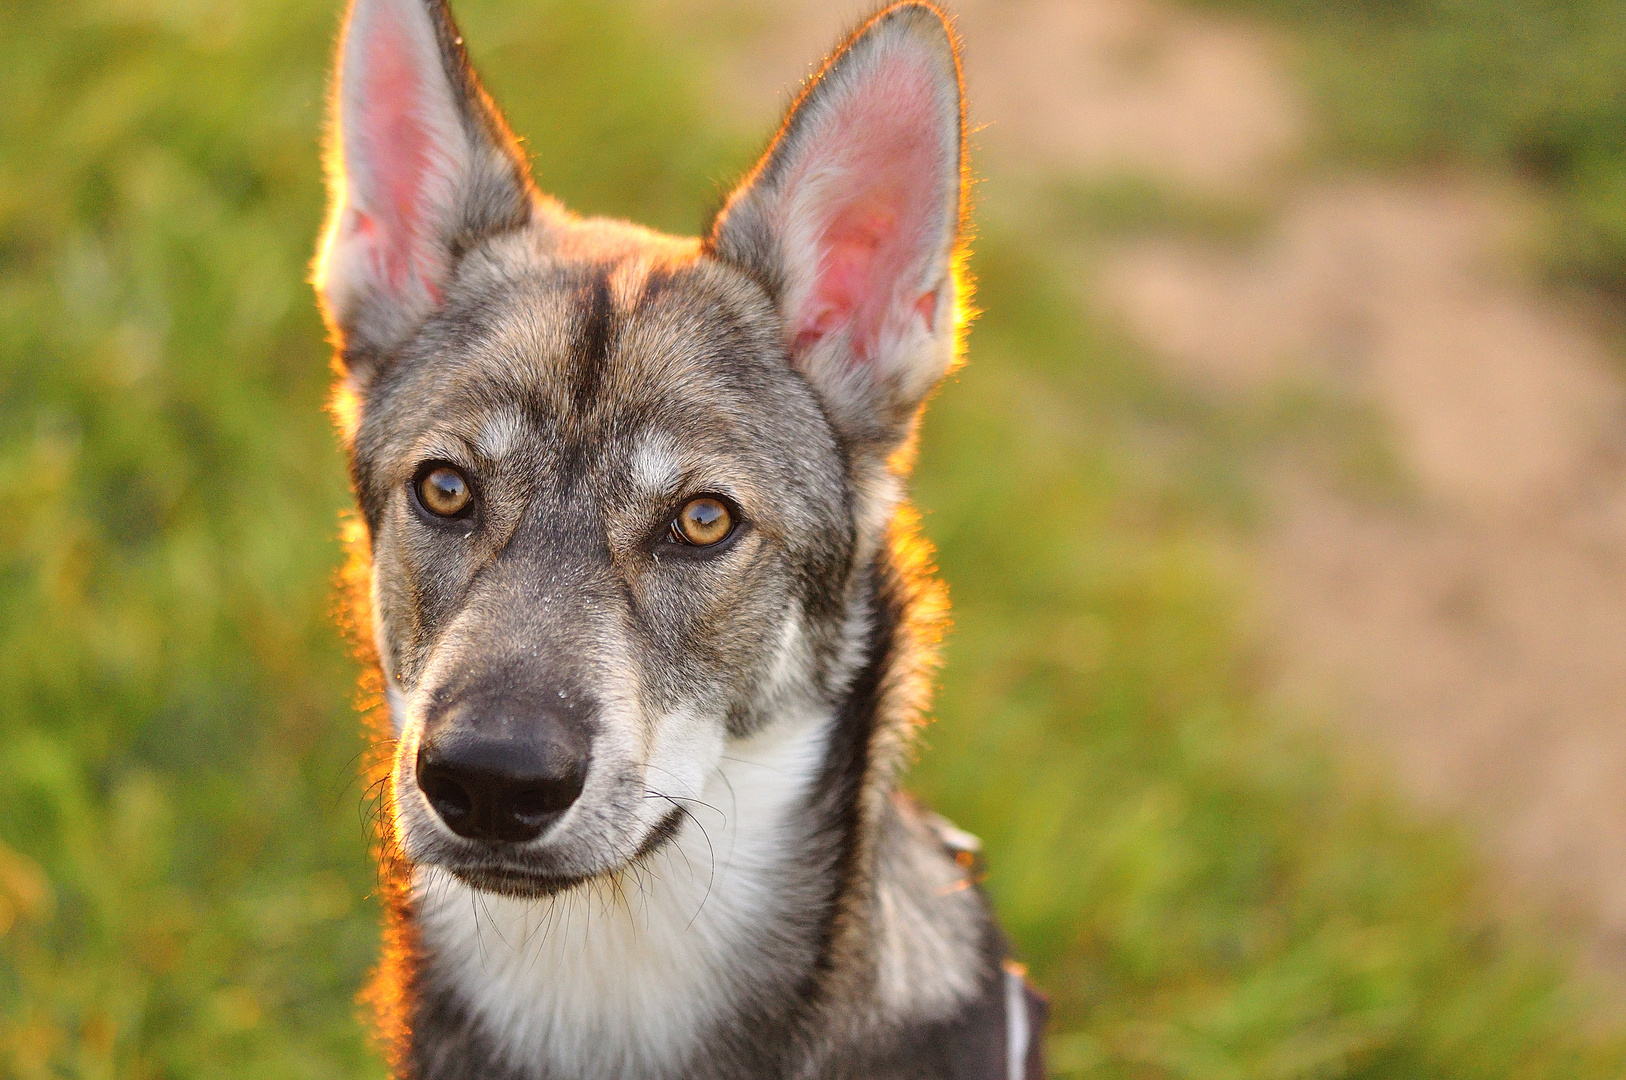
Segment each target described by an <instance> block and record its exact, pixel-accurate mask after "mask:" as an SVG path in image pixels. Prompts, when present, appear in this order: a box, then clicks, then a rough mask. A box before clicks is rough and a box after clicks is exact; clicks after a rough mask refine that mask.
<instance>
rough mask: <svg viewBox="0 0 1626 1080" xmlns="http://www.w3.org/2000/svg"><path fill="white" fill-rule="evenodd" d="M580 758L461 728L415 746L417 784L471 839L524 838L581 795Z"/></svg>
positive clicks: (539, 742) (559, 748)
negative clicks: (416, 753)
mask: <svg viewBox="0 0 1626 1080" xmlns="http://www.w3.org/2000/svg"><path fill="white" fill-rule="evenodd" d="M586 779H587V758H586V755H584V754H581V753H579V752H576V751H575V750H573V749H572V748H570V747H568V746H565V745H561V744H560V743H558V742H550V741H547V740H544V739H538V738H535V737H531V738H525V737H518V738H513V737H503V736H494V735H486V734H482V733H479V732H476V731H470V730H467V729H462V730H452V731H447V732H444V733H440V734H435V735H432V736H431V737H429V738H427V739H425V741H424V742H423V744H422V745H421V746H420V747H419V748H418V786H419V787H420V788H422V789H423V793H424V794H425V795H426V796H428V798H429V804H430V805H431V806H433V807H434V808H435V813H437V814H439V815H440V818H441V820H442V821H444V822H445V823H446V825H447V827H448V828H450V829H451V830H452V831H453V832H455V833H456V834H457V835H459V836H463V837H467V838H468V839H470V840H490V841H501V842H505V843H523V842H525V841H527V840H534V839H536V838H537V837H538V836H540V835H541V834H542V830H543V829H545V828H547V827H548V826H549V825H550V824H551V823H552V822H553V821H554V819H556V818H557V817H558V816H559V815H560V814H562V813H564V812H565V811H566V810H568V809H569V808H570V804H571V803H573V802H575V801H576V797H577V796H579V795H580V794H581V793H582V784H583V783H584V782H585V781H586Z"/></svg>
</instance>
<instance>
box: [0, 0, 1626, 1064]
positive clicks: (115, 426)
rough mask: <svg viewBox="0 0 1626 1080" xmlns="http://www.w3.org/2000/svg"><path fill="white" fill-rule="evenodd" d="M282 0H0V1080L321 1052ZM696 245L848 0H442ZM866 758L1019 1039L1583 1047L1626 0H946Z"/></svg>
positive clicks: (318, 386) (595, 156) (305, 152)
mask: <svg viewBox="0 0 1626 1080" xmlns="http://www.w3.org/2000/svg"><path fill="white" fill-rule="evenodd" d="M338 7H339V4H338V0H278V2H276V3H270V2H264V0H261V2H242V3H232V4H222V3H218V2H215V0H52V2H50V3H30V2H23V0H0V11H3V12H4V14H5V25H6V31H5V33H4V34H3V35H0V71H3V72H4V73H5V75H4V78H3V79H0V492H3V493H4V497H3V504H4V512H3V513H0V748H3V750H0V1076H5V1077H17V1078H19V1080H36V1078H45V1077H50V1078H61V1077H73V1078H87V1080H88V1078H101V1077H120V1078H141V1077H154V1078H156V1077H187V1078H190V1077H200V1078H201V1077H211V1078H212V1077H222V1078H224V1077H232V1078H238V1080H243V1078H260V1077H264V1078H273V1077H274V1078H283V1077H287V1078H306V1077H309V1078H324V1080H330V1078H340V1077H356V1078H372V1077H379V1076H381V1075H382V1069H381V1066H380V1064H379V1062H378V1060H377V1058H376V1057H375V1056H374V1055H373V1054H372V1053H371V1051H370V1049H369V1046H368V1042H367V1037H366V1033H365V1031H364V1029H363V1028H362V1026H361V1025H360V1023H359V1022H358V1019H357V1009H356V1007H355V1004H354V996H355V993H356V991H357V989H358V987H359V985H360V984H361V982H362V980H363V979H364V977H365V974H366V972H367V969H368V967H369V966H370V964H371V963H372V961H373V957H374V955H375V949H376V918H377V911H376V905H375V901H374V899H373V885H374V878H373V870H372V867H371V865H370V862H369V860H368V858H367V855H366V838H367V830H366V825H365V820H364V817H365V810H366V798H367V796H366V793H365V792H364V791H362V790H361V785H360V784H359V782H357V781H356V780H355V779H354V777H355V768H356V761H357V756H358V754H359V753H360V751H361V743H360V735H359V731H358V726H359V725H358V723H357V719H356V717H355V715H354V713H353V710H352V697H353V693H354V685H355V674H356V673H355V670H354V668H353V666H352V664H351V663H350V661H349V660H348V659H347V656H346V653H345V650H344V648H343V646H342V643H341V641H340V638H339V634H338V631H337V630H336V629H335V627H334V624H333V620H332V618H331V614H332V608H333V605H334V595H333V580H334V574H335V570H336V567H337V565H338V562H339V551H338V546H337V542H336V534H337V529H338V520H339V514H340V511H341V508H342V507H344V506H345V505H346V504H347V502H348V495H347V490H346V482H345V478H344V472H343V468H342V463H341V459H340V456H339V454H338V451H337V449H336V445H335V440H334V437H333V435H332V434H331V432H330V428H329V425H328V422H327V419H326V417H325V416H324V414H323V402H324V396H325V393H326V388H327V384H328V369H327V359H328V357H327V350H326V349H325V347H324V345H323V342H322V333H321V327H320V324H319V321H318V319H317V316H316V312H315V307H314V303H313V300H312V296H311V292H310V289H309V288H308V286H307V285H306V284H305V283H304V277H305V272H306V264H307V260H308V257H309V253H310V251H311V247H312V243H313V240H314V237H315V234H316V230H317V226H318V222H319V220H320V217H321V212H322V193H321V189H320V175H319V170H318V149H317V147H318V138H319V132H320V128H321V123H322V104H323V88H324V80H325V69H326V65H327V58H328V51H329V48H330V43H331V41H332V39H333V36H334V32H335V29H336V27H337V21H338V15H339V12H338ZM456 8H457V11H458V14H459V16H460V18H461V19H462V22H463V28H464V30H465V32H466V34H467V37H468V40H469V42H470V45H471V47H472V50H473V54H474V57H475V59H476V62H477V63H478V65H479V66H480V67H481V69H482V70H483V71H484V72H485V74H486V76H487V81H488V84H489V86H490V88H491V90H492V91H493V93H494V94H495V96H496V97H497V98H498V100H499V101H500V102H501V103H502V104H503V105H504V107H505V108H506V109H507V111H508V113H509V116H510V119H511V121H512V122H513V125H514V127H515V128H516V130H517V131H518V132H520V133H521V135H522V136H523V137H524V138H525V139H526V140H527V147H528V149H529V151H530V152H531V154H532V155H533V156H534V160H535V168H536V173H537V175H538V177H539V179H540V181H541V182H542V184H543V186H544V187H546V188H548V189H549V190H552V191H554V192H556V193H558V194H559V195H561V196H562V197H563V198H564V199H565V200H566V201H567V202H568V203H569V204H570V205H571V206H572V207H574V208H575V209H576V210H578V211H581V212H586V213H606V214H614V215H623V216H630V217H633V218H636V219H638V220H640V221H644V222H647V223H649V224H652V225H655V226H657V227H661V228H665V229H669V230H674V231H681V232H694V231H696V230H698V229H699V228H700V227H702V225H703V223H704V222H705V221H706V219H707V217H708V214H709V212H710V211H711V210H712V209H713V208H714V207H715V206H716V205H718V203H719V202H720V200H721V198H722V196H723V194H724V193H725V192H726V190H727V189H728V186H729V184H730V183H731V181H732V180H733V178H734V177H736V176H737V175H738V174H739V173H740V172H742V171H743V170H744V169H745V168H746V167H748V166H749V164H750V163H751V161H752V160H753V158H754V155H755V153H756V151H757V150H758V149H760V147H761V146H762V144H763V142H764V140H765V138H766V136H767V134H768V132H769V131H770V129H771V126H772V124H773V123H774V121H775V118H776V116H777V113H778V111H779V110H780V109H781V108H782V107H783V105H784V104H785V102H786V101H787V95H788V93H789V92H790V91H791V89H792V88H793V87H794V86H795V84H796V83H797V81H798V80H799V79H800V78H801V77H802V76H803V75H805V74H806V73H807V71H808V70H809V66H810V64H811V63H812V62H814V61H815V60H816V59H817V58H818V57H819V56H821V55H822V53H823V52H824V50H826V49H827V48H829V47H830V46H831V45H832V44H833V43H834V42H835V40H836V39H837V35H838V34H839V32H840V31H841V30H842V29H844V28H845V27H846V26H847V25H848V24H850V23H851V22H852V21H853V20H854V19H856V18H857V17H858V16H859V15H861V14H862V13H863V10H864V5H862V4H858V3H853V2H850V0H841V2H838V3H820V4H811V3H809V4H790V3H775V2H771V0H682V2H680V0H639V2H637V3H628V2H615V0H459V2H458V3H457V4H456ZM958 9H959V10H960V11H961V12H962V15H963V18H962V20H961V29H962V32H963V33H964V36H965V38H966V65H967V74H968V79H969V84H970V92H971V101H972V117H973V120H974V121H975V122H976V123H978V124H979V125H980V127H979V131H978V134H977V135H976V137H975V144H976V145H975V156H974V159H973V160H974V164H975V170H976V173H977V175H978V177H979V180H980V182H979V184H978V186H977V196H976V199H977V205H978V217H979V220H980V229H979V238H978V243H977V251H976V257H975V261H974V268H975V272H976V274H977V276H978V278H979V281H980V291H979V294H978V302H979V304H980V306H981V307H982V308H983V309H984V312H985V313H984V314H983V316H982V317H981V319H980V320H979V322H978V323H977V324H976V328H975V330H974V332H973V334H972V337H971V344H970V364H969V366H968V367H966V368H965V369H964V371H963V372H962V373H961V374H960V375H959V376H958V377H957V378H956V379H954V380H953V381H952V382H951V383H950V384H949V385H947V386H946V387H945V388H944V390H943V391H942V392H941V393H940V394H939V395H938V397H937V399H936V400H935V402H934V404H933V406H932V409H931V412H930V414H929V422H928V424H927V427H926V432H925V437H924V443H923V449H922V457H921V463H920V470H919V477H918V483H917V495H918V500H919V502H920V504H921V506H922V508H923V509H924V511H925V513H926V531H927V533H928V534H929V535H930V536H931V537H932V539H933V540H934V541H935V542H936V543H937V544H938V546H939V553H940V560H941V566H942V571H943V574H944V576H945V577H946V578H947V580H948V582H949V584H950V587H951V589H952V594H953V597H954V603H955V619H956V625H955V630H954V633H953V634H952V636H951V638H950V641H949V644H948V664H947V667H946V670H945V674H944V676H943V684H942V692H941V694H940V697H939V703H938V709H937V720H936V722H935V724H934V725H933V726H932V727H931V728H929V729H928V730H927V732H926V738H925V742H924V745H923V747H922V753H921V758H920V762H919V765H918V767H917V768H916V770H915V772H914V774H913V777H912V780H911V784H912V786H913V787H914V788H915V789H917V790H918V791H920V792H921V793H922V794H924V795H925V796H926V797H927V798H928V799H929V800H930V801H931V802H932V803H933V804H934V805H935V806H936V807H937V808H938V809H940V810H942V811H943V812H945V813H946V814H948V815H949V816H951V817H952V818H954V819H955V820H956V821H957V822H958V823H959V824H961V825H962V826H964V827H966V828H968V829H971V830H973V831H975V832H977V833H979V834H980V835H981V836H982V837H983V838H984V839H985V841H986V842H987V845H988V852H989V867H990V877H989V880H988V882H987V887H988V890H989V892H990V893H991V895H992V897H993V899H994V901H995V903H996V905H997V906H998V908H999V910H1000V913H1001V915H1002V917H1003V919H1004V920H1005V923H1006V925H1007V926H1008V928H1009V929H1010V930H1011V932H1012V934H1013V936H1014V937H1015V939H1016V941H1017V943H1018V945H1019V948H1020V951H1021V953H1022V955H1023V957H1024V958H1025V959H1026V960H1028V962H1029V963H1030V964H1031V967H1032V970H1033V973H1034V977H1035V978H1036V980H1037V981H1038V983H1039V984H1040V985H1041V986H1043V987H1044V988H1045V989H1046V990H1047V991H1048V992H1049V994H1050V995H1051V998H1052V1000H1053V1003H1054V1018H1053V1023H1052V1028H1051V1051H1052V1061H1053V1065H1054V1070H1055V1072H1056V1074H1057V1075H1059V1076H1077V1077H1099V1078H1107V1077H1123V1078H1148V1080H1150V1078H1159V1080H1161V1078H1190V1080H1244V1078H1246V1080H1253V1078H1281V1080H1286V1078H1330V1077H1340V1078H1341V1077H1351V1078H1354V1077H1363V1078H1365V1077H1370V1078H1377V1077H1385V1078H1388V1077H1395V1078H1401V1077H1404V1078H1414V1077H1453V1078H1454V1077H1462V1078H1478V1077H1486V1078H1489V1077H1518V1078H1538V1077H1539V1078H1547V1077H1551V1078H1555V1080H1556V1078H1583V1080H1588V1078H1594V1077H1597V1078H1603V1077H1620V1076H1623V1075H1626V664H1623V663H1622V660H1623V658H1626V393H1623V376H1626V366H1623V365H1626V335H1623V333H1622V330H1623V329H1626V307H1623V306H1622V302H1623V300H1626V93H1623V86H1622V81H1621V80H1622V79H1623V78H1626V76H1623V72H1626V0H1338V2H1334V0H1210V2H1207V3H1198V2H1196V0H1189V2H1181V0H962V2H961V3H960V4H959V5H958Z"/></svg>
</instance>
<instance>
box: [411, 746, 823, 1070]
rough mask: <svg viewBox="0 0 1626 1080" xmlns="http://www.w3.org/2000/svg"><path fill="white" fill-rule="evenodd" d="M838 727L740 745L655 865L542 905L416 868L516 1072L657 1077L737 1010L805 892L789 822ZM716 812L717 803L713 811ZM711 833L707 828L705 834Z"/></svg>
mask: <svg viewBox="0 0 1626 1080" xmlns="http://www.w3.org/2000/svg"><path fill="white" fill-rule="evenodd" d="M828 728H829V721H828V718H827V717H823V716H809V717H805V718H792V717H787V718H785V719H783V720H782V721H781V722H780V723H778V724H776V725H774V726H773V728H772V729H770V730H769V731H767V732H765V733H763V734H761V735H759V736H757V737H755V738H753V739H750V740H746V741H742V742H737V743H731V744H729V746H728V747H727V749H726V750H725V751H724V754H723V760H722V761H721V762H720V764H719V766H718V768H717V770H716V771H715V772H714V773H713V774H712V776H711V778H710V779H709V780H708V782H707V783H706V785H705V788H704V791H703V793H702V794H701V796H700V800H701V801H702V802H703V803H704V804H708V805H701V802H685V803H684V806H685V808H686V809H688V810H689V811H690V812H691V814H692V815H693V818H692V819H690V818H686V819H685V821H684V827H683V829H682V831H681V833H680V834H679V835H678V836H677V838H676V839H675V840H674V841H673V842H671V843H669V844H667V845H666V847H665V848H663V849H662V850H661V851H660V852H658V853H657V854H656V855H655V856H653V857H652V858H651V859H650V860H648V863H649V865H648V867H647V868H645V869H642V870H640V871H638V872H629V873H627V874H624V875H622V876H621V877H620V878H619V879H618V880H616V881H614V882H600V883H592V884H589V885H587V886H583V887H582V888H579V889H576V890H572V891H570V892H568V893H563V894H560V895H559V896H556V897H553V898H550V899H547V900H540V901H523V900H513V899H508V898H504V897H498V896H489V895H484V894H477V893H475V892H473V891H471V890H470V889H468V888H467V887H466V886H464V885H463V884H461V883H460V882H458V881H456V880H455V879H452V878H451V877H450V876H449V875H445V874H436V873H433V872H427V873H426V872H424V871H420V872H419V873H420V877H419V878H418V880H417V882H416V886H417V891H418V897H419V911H420V913H421V929H422V933H423V935H424V943H425V945H426V946H427V947H428V948H429V949H430V951H431V952H432V953H433V954H434V955H435V957H436V966H437V970H439V971H440V972H442V973H443V974H445V975H446V976H449V977H450V978H451V979H452V980H453V982H454V985H456V986H457V987H458V988H459V991H460V997H462V999H463V1001H464V1002H465V1003H466V1004H467V1005H468V1006H469V1007H470V1008H471V1009H472V1010H473V1011H474V1013H475V1015H476V1016H477V1017H478V1018H479V1020H480V1022H481V1024H482V1026H483V1027H484V1029H485V1031H486V1033H487V1034H488V1036H490V1037H491V1039H492V1041H493V1043H494V1044H496V1045H498V1046H501V1047H503V1048H504V1049H505V1051H506V1052H507V1054H508V1056H510V1057H511V1058H512V1059H513V1064H516V1065H518V1064H521V1063H524V1062H542V1061H547V1062H549V1063H551V1064H552V1065H553V1067H554V1069H555V1070H556V1071H558V1072H561V1073H566V1074H570V1075H581V1076H593V1075H627V1074H638V1073H651V1072H657V1071H659V1066H661V1065H663V1064H664V1065H670V1064H672V1063H674V1062H676V1061H680V1060H682V1059H683V1058H684V1057H685V1056H686V1055H687V1053H688V1052H689V1051H690V1050H691V1049H692V1048H693V1047H694V1044H695V1040H696V1039H697V1038H698V1037H699V1036H701V1035H702V1034H704V1033H705V1031H706V1030H707V1029H708V1028H709V1026H710V1025H711V1023H712V1022H713V1021H715V1020H718V1019H721V1018H723V1017H724V1016H726V1011H725V1009H726V1004H727V1003H728V1002H729V1001H730V1000H732V999H733V996H734V994H733V992H734V991H735V990H737V989H738V988H739V984H740V980H741V979H742V976H743V974H744V973H745V972H748V971H750V970H752V967H751V965H760V964H761V963H763V962H766V961H767V960H768V958H767V957H766V956H764V955H762V949H763V943H764V942H765V940H768V939H771V934H770V933H765V931H767V930H768V928H770V927H772V926H773V925H774V924H775V923H776V922H777V921H778V920H779V919H781V918H783V917H784V916H785V915H786V914H787V913H788V912H790V911H792V910H794V909H796V908H797V907H799V906H801V905H802V904H804V903H805V902H806V900H807V898H803V897H799V896H797V895H794V890H792V889H788V888H787V887H786V885H787V881H788V880H790V879H794V878H796V875H793V874H787V870H788V869H789V866H790V860H792V859H794V858H796V854H795V851H794V848H795V847H796V845H794V844H793V843H790V842H788V841H789V840H790V838H791V836H790V831H789V830H790V816H791V815H792V814H793V813H794V811H795V809H796V808H797V807H798V806H799V805H800V800H801V799H802V797H803V796H804V795H805V793H806V792H807V790H808V787H809V785H810V783H811V782H812V779H813V776H814V773H815V771H816V769H817V767H818V764H819V762H820V760H821V758H822V757H823V754H824V749H825V739H826V736H827V732H828ZM708 806H709V807H710V808H708ZM702 826H703V829H702Z"/></svg>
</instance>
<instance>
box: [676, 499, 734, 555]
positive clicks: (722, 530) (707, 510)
mask: <svg viewBox="0 0 1626 1080" xmlns="http://www.w3.org/2000/svg"><path fill="white" fill-rule="evenodd" d="M733 531H734V515H733V514H730V513H729V512H728V507H726V506H724V505H723V503H722V500H721V499H713V498H711V497H710V496H709V495H703V496H701V497H700V498H698V499H690V500H689V501H688V502H686V503H684V504H683V509H682V510H679V511H678V516H677V518H676V519H675V520H674V521H673V522H672V539H673V540H674V541H675V542H677V543H680V544H691V545H693V546H694V547H710V546H711V545H712V544H717V543H721V542H722V541H724V540H726V539H728V534H729V533H731V532H733Z"/></svg>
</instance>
